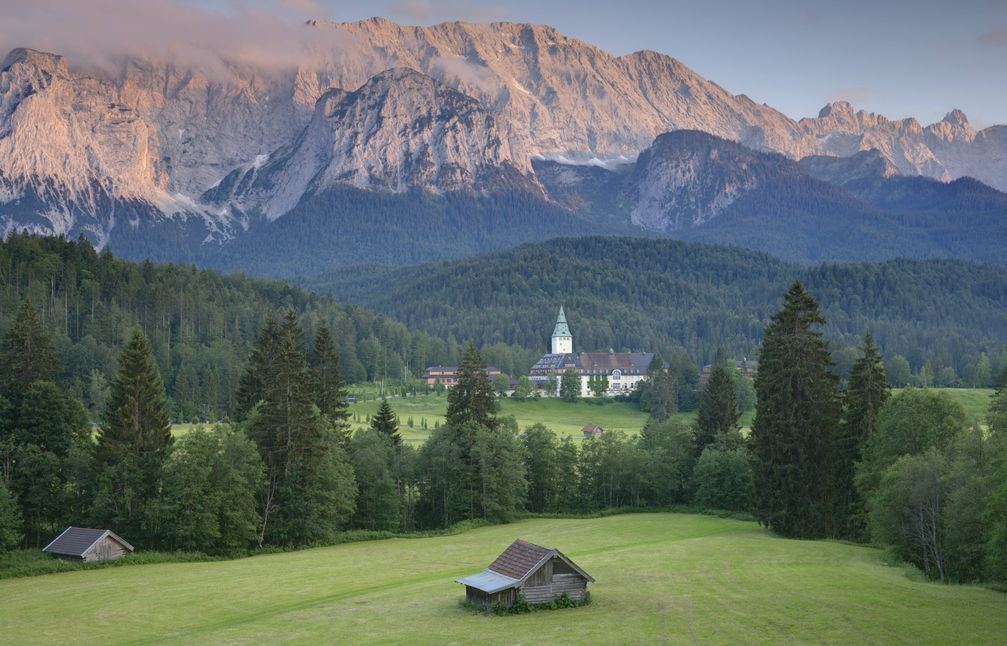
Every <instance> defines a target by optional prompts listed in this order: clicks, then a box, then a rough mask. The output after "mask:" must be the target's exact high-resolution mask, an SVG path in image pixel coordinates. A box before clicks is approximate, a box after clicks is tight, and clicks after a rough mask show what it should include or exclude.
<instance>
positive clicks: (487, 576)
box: [456, 538, 594, 594]
mask: <svg viewBox="0 0 1007 646" xmlns="http://www.w3.org/2000/svg"><path fill="white" fill-rule="evenodd" d="M554 557H556V558H559V559H561V560H562V561H563V562H565V563H566V564H567V565H568V566H569V567H570V569H571V570H573V571H574V572H576V573H578V574H580V575H581V576H582V577H584V578H585V579H586V580H587V581H591V582H593V581H594V579H593V578H591V575H590V574H588V573H587V572H585V571H584V570H582V569H581V568H580V567H579V566H578V565H577V564H576V563H574V562H573V561H571V560H570V559H569V558H567V557H566V556H565V555H564V554H563V553H562V552H560V551H559V550H558V549H556V548H547V547H542V546H541V545H535V544H534V543H529V542H528V541H523V540H521V539H520V538H519V539H517V540H516V541H514V542H513V543H511V545H510V547H508V548H507V549H505V550H504V551H503V553H502V554H501V555H500V556H498V557H497V558H496V560H495V561H493V562H492V563H490V566H489V567H488V568H486V569H485V570H483V571H482V572H478V573H476V574H471V575H469V576H467V577H464V578H461V579H456V581H457V582H458V583H462V584H464V585H467V586H471V587H473V588H476V589H478V590H482V591H483V592H486V593H489V594H492V593H495V592H500V591H501V590H506V589H508V588H517V587H520V586H521V584H522V583H524V582H525V581H526V580H527V579H528V578H529V577H531V576H532V575H533V574H535V573H536V572H537V571H538V570H539V568H541V567H542V566H543V565H545V564H546V563H547V562H548V561H549V560H550V559H552V558H554Z"/></svg>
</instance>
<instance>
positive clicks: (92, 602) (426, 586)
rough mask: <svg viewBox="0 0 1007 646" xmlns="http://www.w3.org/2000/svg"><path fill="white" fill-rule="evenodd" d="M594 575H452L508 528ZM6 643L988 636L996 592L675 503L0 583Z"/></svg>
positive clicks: (999, 608)
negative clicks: (543, 592)
mask: <svg viewBox="0 0 1007 646" xmlns="http://www.w3.org/2000/svg"><path fill="white" fill-rule="evenodd" d="M519 536H520V537H523V538H526V539H528V540H531V541H534V542H537V543H540V544H544V545H547V546H556V547H559V548H560V549H562V550H563V551H564V552H565V553H566V554H567V555H568V556H570V557H571V558H573V559H575V560H576V561H577V562H578V564H580V565H581V566H582V567H584V569H586V570H587V571H588V572H589V573H590V574H592V575H593V576H594V578H595V579H596V580H597V582H596V583H594V584H592V585H591V592H592V596H593V599H594V603H593V604H592V605H590V606H587V607H584V608H577V609H574V610H561V611H551V612H537V613H533V614H529V615H516V616H504V617H496V616H486V615H481V614H473V613H471V612H469V611H466V610H464V609H463V608H461V607H460V606H459V601H460V599H461V598H462V595H463V590H462V588H461V586H459V585H458V584H456V583H453V579H455V578H457V577H459V576H463V575H465V574H469V573H471V572H475V571H478V570H480V569H482V568H483V567H485V566H486V565H487V564H488V563H489V562H490V561H491V560H492V559H493V558H494V557H495V556H496V555H497V553H499V552H500V551H501V550H503V549H504V548H505V547H506V546H507V545H508V544H509V543H510V542H511V541H512V540H513V539H514V538H515V537H519ZM0 598H2V599H3V600H4V602H3V603H2V604H0V625H2V626H3V627H4V628H3V631H2V637H0V641H3V642H5V643H10V644H31V643H74V644H87V643H102V644H151V643H157V644H191V643H213V644H252V643H255V644H259V643H281V642H282V643H340V644H410V645H411V646H416V645H421V644H472V643H480V644H532V643H569V644H587V643H594V644H651V643H732V644H736V643H843V644H849V643H910V644H912V643H925V644H941V643H945V644H952V643H954V644H985V643H989V644H992V643H1003V640H1004V635H1007V595H1005V594H1002V593H998V592H993V591H990V590H986V589H983V588H978V587H960V586H948V585H939V584H935V583H929V582H925V581H922V580H920V579H919V577H918V576H915V575H913V574H910V573H909V571H908V570H906V569H904V568H901V567H889V566H886V565H884V564H883V563H882V555H881V553H880V552H879V551H877V550H874V549H870V548H865V547H859V546H852V545H845V544H840V543H835V542H824V541H790V540H784V539H780V538H776V537H773V536H771V535H769V534H767V533H766V532H765V531H763V530H761V529H760V528H759V527H758V526H756V525H755V524H754V523H751V522H743V521H737V520H728V519H720V518H714V517H708V516H692V515H682V514H636V515H626V516H612V517H608V518H600V519H582V520H529V521H523V522H520V523H515V524H511V525H503V526H494V527H488V528H483V529H477V530H472V531H469V532H465V533H462V534H458V535H455V536H445V537H435V538H422V539H394V540H384V541H375V542H366V543H353V544H346V545H339V546H335V547H327V548H319V549H313V550H305V551H300V552H290V553H285V554H274V555H264V556H257V557H252V558H247V559H242V560H237V561H222V562H209V563H174V564H154V565H136V566H131V567H120V568H109V569H102V570H91V571H79V572H69V573H63V574H56V575H47V576H40V577H31V578H22V579H9V580H4V581H0Z"/></svg>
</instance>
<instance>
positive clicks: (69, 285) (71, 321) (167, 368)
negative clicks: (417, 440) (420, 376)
mask: <svg viewBox="0 0 1007 646" xmlns="http://www.w3.org/2000/svg"><path fill="white" fill-rule="evenodd" d="M0 285H2V289H0V334H3V333H5V332H6V329H7V326H8V325H9V324H10V320H11V316H12V314H13V313H14V311H15V310H16V309H17V308H18V306H19V304H20V302H21V301H22V300H23V299H25V298H27V299H30V300H31V301H32V303H34V305H35V306H36V307H37V308H38V309H39V310H40V311H41V316H42V320H43V322H44V323H45V324H46V326H47V327H48V328H49V330H50V331H51V333H52V335H53V337H54V341H55V344H56V346H57V350H58V354H59V356H60V359H61V363H62V365H63V366H64V374H63V375H61V380H63V381H66V382H68V383H71V384H72V389H73V390H74V391H75V394H76V395H78V396H80V397H81V398H83V399H84V401H85V402H86V403H87V404H88V406H89V407H91V408H92V410H93V412H95V413H97V412H98V411H97V410H95V409H96V408H97V407H98V406H99V405H100V402H101V401H103V400H104V398H105V396H106V394H107V389H108V380H109V379H110V378H111V376H112V375H113V374H114V372H115V369H116V355H117V354H118V352H119V350H120V349H121V348H122V346H123V345H124V343H125V341H126V338H127V335H128V333H129V331H130V329H131V327H132V326H133V325H134V324H137V323H139V324H140V326H141V327H142V328H143V330H144V332H145V333H146V335H147V336H148V337H149V339H150V342H151V346H152V348H153V352H154V357H155V359H156V361H157V364H158V367H159V368H160V371H161V374H162V375H163V377H164V381H165V384H166V386H167V389H168V394H169V396H170V397H171V399H172V412H173V415H174V416H176V417H178V418H181V419H191V418H195V417H198V418H201V419H218V418H220V417H223V416H226V415H230V414H232V413H233V411H234V407H235V396H236V390H237V387H238V379H239V377H240V375H241V372H242V370H243V369H244V366H245V361H246V357H247V355H248V350H249V348H250V347H251V343H252V341H253V340H254V338H255V335H256V333H257V331H258V329H259V327H260V326H261V324H262V321H263V320H264V318H265V316H266V314H267V313H268V312H276V311H277V310H279V309H282V308H285V307H291V308H293V309H294V310H295V311H296V312H297V313H298V314H299V316H300V320H301V322H302V324H303V325H304V327H305V329H306V331H307V333H309V334H314V331H315V330H317V328H318V326H319V325H320V324H321V323H323V322H324V323H328V325H329V327H330V328H331V329H332V331H333V336H334V337H335V340H336V344H337V346H338V350H339V356H340V359H341V363H342V366H343V373H344V375H345V376H346V379H347V380H348V381H350V382H359V381H364V380H367V379H375V378H380V377H381V376H382V375H392V376H396V377H398V376H401V375H402V374H403V369H404V368H405V367H406V366H407V365H408V367H409V369H417V367H419V368H422V367H423V366H425V365H427V364H428V363H449V362H451V361H453V360H454V359H455V356H456V354H457V346H456V344H453V343H448V342H445V341H443V340H440V339H438V338H434V337H432V336H429V335H427V334H423V333H419V334H414V333H411V332H409V331H408V330H407V329H406V327H405V326H404V325H402V324H401V323H397V322H394V321H391V320H389V319H388V318H385V317H383V316H377V315H375V314H373V313H372V312H369V311H367V310H365V309H362V308H360V307H354V306H343V305H339V304H337V303H335V302H334V301H333V300H332V299H331V298H328V297H319V296H315V295H312V294H310V293H308V292H306V291H305V290H303V289H300V288H298V287H294V286H291V285H288V284H285V283H281V282H278V281H270V280H259V279H250V278H246V277H243V276H237V275H234V276H224V275H222V274H219V273H217V272H213V271H208V270H200V269H197V268H195V267H193V266H190V265H156V264H153V263H151V262H149V261H148V262H143V263H132V262H127V261H123V260H119V259H116V258H114V257H113V256H112V254H111V253H108V252H106V253H102V254H98V253H96V252H95V250H94V249H93V248H92V246H91V245H90V243H88V242H86V241H84V242H79V241H78V242H70V241H65V240H62V239H57V238H37V237H29V236H22V235H12V236H10V237H9V238H8V239H7V240H6V241H5V242H3V243H0Z"/></svg>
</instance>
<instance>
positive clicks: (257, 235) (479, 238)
mask: <svg viewBox="0 0 1007 646" xmlns="http://www.w3.org/2000/svg"><path fill="white" fill-rule="evenodd" d="M630 231H636V232H637V235H640V233H639V231H638V230H637V229H636V228H635V227H631V226H630V225H629V224H628V223H627V224H619V223H617V222H613V221H610V220H607V219H605V220H597V221H593V220H591V219H589V218H587V217H581V216H579V215H577V214H574V213H571V212H569V211H566V210H564V209H562V208H560V207H558V206H556V205H554V204H551V203H550V202H547V201H546V200H545V199H544V197H543V196H541V195H536V194H532V193H528V192H522V191H503V192H497V193H492V194H488V195H480V194H470V193H466V192H456V193H448V194H446V195H442V196H441V195H433V194H430V193H424V192H421V191H412V192H409V193H403V194H399V193H387V192H374V191H364V190H359V189H353V188H341V189H333V190H329V191H325V192H322V193H316V194H312V195H309V196H307V197H305V198H304V199H302V200H301V201H300V202H299V203H298V204H297V206H296V207H294V209H293V210H292V211H290V213H287V214H285V215H284V216H283V217H282V218H279V219H278V220H275V221H273V222H269V221H266V220H263V219H255V218H253V221H252V225H251V227H250V229H249V230H248V232H247V233H243V234H242V235H240V236H239V237H237V238H236V239H235V240H233V241H231V242H229V243H227V244H224V245H222V246H220V247H217V246H216V245H212V246H207V247H205V248H204V249H203V250H202V252H201V255H200V258H199V260H198V262H199V264H201V265H204V266H208V267H214V268H218V269H223V270H227V271H242V272H246V273H249V274H254V275H259V276H272V277H278V278H289V277H292V276H298V275H300V276H306V275H313V274H318V273H321V272H324V271H328V270H330V269H332V268H335V267H345V266H348V265H358V264H362V263H377V264H382V265H395V266H399V265H409V264H416V263H422V262H430V261H434V260H447V259H454V258H464V257H467V256H471V255H474V254H477V253H481V252H485V251H493V250H498V249H506V248H509V247H512V246H514V245H517V244H521V243H523V242H533V241H539V240H546V239H548V238H552V237H555V236H562V235H587V234H591V233H629V232H630ZM113 248H115V244H114V242H113ZM129 249H130V253H129V254H127V255H129V257H144V256H145V255H146V254H147V250H144V249H135V246H134V245H131V246H130V248H129ZM134 250H136V251H140V252H141V255H140V256H134V253H133V251H134Z"/></svg>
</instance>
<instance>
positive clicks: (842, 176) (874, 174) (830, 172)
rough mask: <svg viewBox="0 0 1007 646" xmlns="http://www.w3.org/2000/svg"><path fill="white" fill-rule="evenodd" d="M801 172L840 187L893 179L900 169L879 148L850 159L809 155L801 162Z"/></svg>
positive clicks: (855, 155)
mask: <svg viewBox="0 0 1007 646" xmlns="http://www.w3.org/2000/svg"><path fill="white" fill-rule="evenodd" d="M800 167H801V170H802V171H804V172H805V173H807V174H808V175H811V176H812V177H814V178H816V179H820V180H822V181H824V182H829V183H830V184H836V185H838V186H842V185H845V184H847V183H849V182H853V181H857V180H865V179H878V178H885V177H893V176H895V175H898V174H899V171H898V169H897V168H896V167H895V165H894V164H892V162H891V161H890V160H889V159H888V158H887V157H885V156H884V154H882V152H881V151H880V150H878V149H877V148H872V149H870V150H863V151H860V152H858V153H856V154H854V155H850V156H849V157H834V156H830V155H809V156H807V157H805V158H803V159H802V160H801V161H800Z"/></svg>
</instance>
